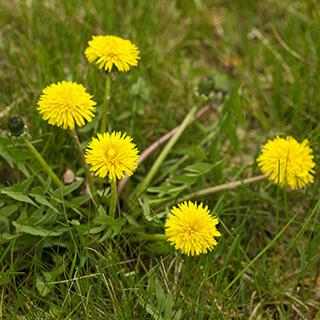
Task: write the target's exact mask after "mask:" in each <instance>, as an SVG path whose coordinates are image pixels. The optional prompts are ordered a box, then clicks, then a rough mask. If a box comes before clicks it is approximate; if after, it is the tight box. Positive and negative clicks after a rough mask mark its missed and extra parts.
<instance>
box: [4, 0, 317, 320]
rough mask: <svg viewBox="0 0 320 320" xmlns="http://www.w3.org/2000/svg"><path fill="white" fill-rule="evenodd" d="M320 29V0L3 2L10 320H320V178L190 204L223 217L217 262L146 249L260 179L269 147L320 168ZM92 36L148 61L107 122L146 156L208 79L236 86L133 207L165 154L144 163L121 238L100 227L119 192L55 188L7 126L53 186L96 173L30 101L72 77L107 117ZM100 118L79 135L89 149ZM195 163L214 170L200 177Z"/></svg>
mask: <svg viewBox="0 0 320 320" xmlns="http://www.w3.org/2000/svg"><path fill="white" fill-rule="evenodd" d="M319 29H320V3H319V2H318V1H317V0H304V1H302V0H292V1H289V0H281V1H275V0H274V1H271V0H267V1H251V0H237V1H222V0H220V1H218V0H217V1H195V0H194V1H169V0H166V1H147V0H140V1H138V0H137V1H133V0H132V1H99V0H92V1H75V0H70V1H61V0H57V1H40V0H34V1H8V0H7V1H6V0H3V1H1V3H0V130H1V132H0V133H1V136H0V155H1V156H2V157H1V162H0V183H1V187H0V191H1V193H0V248H1V249H0V319H162V320H166V319H176V320H178V319H251V320H252V319H263V320H264V319H318V318H320V313H319V308H320V289H319V288H320V280H319V268H320V255H319V241H320V232H319V231H320V224H319V187H320V184H319V174H318V173H317V174H316V176H315V183H314V184H312V185H309V186H307V187H306V188H305V189H304V190H302V191H282V190H277V187H276V186H275V185H274V184H272V183H269V182H267V181H261V182H258V183H256V184H251V185H246V186H242V187H240V188H238V189H235V190H230V191H225V192H220V193H215V194H212V195H208V196H206V197H202V198H198V199H195V200H198V201H204V202H205V203H207V204H208V205H209V207H210V208H212V210H213V212H215V213H216V214H217V215H218V216H219V218H220V220H221V223H220V224H219V230H220V231H221V233H222V237H221V239H219V244H218V246H217V248H216V249H215V250H214V251H213V252H212V253H209V254H206V255H203V256H199V257H187V256H183V255H180V254H179V253H178V252H176V251H174V250H173V249H172V248H171V247H170V246H169V245H168V244H167V243H165V242H164V241H161V240H157V241H150V240H147V239H146V238H147V237H145V240H143V236H141V233H146V234H154V233H163V224H164V216H165V214H166V212H168V210H169V207H170V206H171V204H172V203H174V202H175V200H176V199H178V198H181V197H182V196H184V195H186V194H188V193H191V192H195V191H198V190H201V189H204V188H207V187H209V186H213V185H218V184H222V183H226V182H230V181H234V180H238V179H240V178H246V177H249V176H253V175H258V174H260V173H259V170H258V168H257V165H256V163H255V159H256V157H257V155H258V154H259V152H260V146H261V145H262V144H263V143H265V142H266V141H267V140H268V139H269V138H271V137H274V136H275V135H276V134H284V135H292V136H294V137H295V138H296V139H297V140H299V141H302V140H303V139H305V138H308V139H309V140H310V142H311V146H312V148H313V150H314V152H315V161H316V163H319V156H318V154H319V147H320V144H319V139H320V126H319V118H320V108H319V105H320V95H319V89H318V87H319V83H320V58H319V57H320V34H319ZM92 34H115V35H118V36H121V37H124V38H128V39H130V40H132V41H133V42H134V43H135V44H137V46H138V47H139V49H140V51H141V61H140V63H139V66H138V67H137V68H134V69H132V70H131V71H130V72H128V73H126V74H119V75H117V76H116V77H115V78H114V79H113V80H114V81H112V89H111V94H112V100H111V107H110V108H111V109H110V123H109V125H110V129H112V130H122V131H126V132H128V133H129V134H130V135H132V136H133V137H134V141H135V142H136V144H137V146H138V148H139V150H144V149H146V148H147V147H148V145H150V144H151V143H152V142H154V141H155V140H157V139H158V138H160V137H161V136H162V135H163V134H164V133H166V132H167V131H169V130H171V129H172V128H174V127H175V126H177V125H178V124H180V123H181V122H182V121H183V118H184V117H185V115H186V114H187V113H188V112H189V110H190V109H191V108H192V106H193V105H195V103H197V98H196V97H195V96H194V88H195V87H196V86H197V84H198V83H199V81H201V79H203V78H205V77H207V76H214V77H216V79H217V78H219V79H220V78H223V77H227V78H228V88H229V95H228V96H229V97H228V98H226V100H225V101H226V102H225V103H224V102H221V103H218V104H216V105H215V107H214V108H213V110H212V111H211V112H210V113H209V114H208V115H207V116H205V117H204V118H202V119H200V120H199V121H196V122H194V123H193V124H192V125H190V126H188V128H187V129H186V130H185V131H184V133H183V134H182V136H181V138H180V139H179V140H178V142H177V144H176V145H175V147H174V148H173V149H172V150H171V152H170V153H169V156H168V157H167V158H166V159H165V161H164V162H163V163H162V165H161V168H160V171H159V174H158V175H156V177H155V178H154V181H152V187H153V188H152V189H151V190H149V192H145V193H144V194H143V195H142V196H141V197H140V200H137V201H136V202H135V203H133V200H132V198H131V195H132V192H133V191H134V189H135V187H136V186H137V185H138V183H139V182H140V181H142V179H143V178H144V177H145V176H146V174H147V173H148V172H149V170H150V168H151V166H152V164H153V162H154V161H155V159H156V158H157V156H158V155H159V152H157V153H155V154H154V155H152V156H151V157H150V158H149V159H148V160H147V161H146V162H144V163H143V165H141V166H140V167H139V168H138V170H137V172H136V173H135V175H134V176H133V177H132V178H131V179H130V182H129V184H128V185H127V187H126V189H125V192H124V194H123V196H122V199H121V201H120V204H121V217H122V218H119V219H118V220H116V222H112V223H111V225H110V223H109V224H106V223H105V222H103V223H102V222H101V221H100V222H97V220H94V218H95V217H96V216H97V215H100V216H103V214H105V212H104V209H103V208H106V207H107V203H106V202H108V199H107V197H105V196H104V197H103V199H104V200H102V204H101V206H100V207H99V208H97V207H95V206H94V205H92V204H91V203H90V201H88V197H87V196H86V195H81V191H82V186H81V181H80V182H79V183H75V184H72V185H71V187H64V188H63V189H59V190H57V189H56V188H55V186H54V185H53V184H51V181H50V179H48V177H47V175H46V173H45V172H44V171H43V170H42V169H41V168H40V167H39V165H38V164H37V163H36V162H35V161H34V159H33V157H32V155H30V154H29V153H28V149H27V148H26V147H25V145H24V144H23V143H22V142H21V141H19V139H14V138H11V137H9V135H8V132H7V121H8V118H9V117H10V116H11V115H17V114H18V115H21V116H22V117H23V118H24V121H25V123H26V124H27V127H28V132H29V134H30V137H31V140H32V142H33V144H34V146H35V147H36V148H37V149H38V150H39V152H40V153H41V154H42V156H43V157H44V158H45V159H46V160H47V162H48V163H49V164H50V165H51V166H52V169H53V170H54V171H55V172H56V173H57V175H58V176H59V177H61V176H62V175H63V173H64V172H65V170H66V169H67V168H68V169H71V170H73V171H74V172H75V173H76V174H77V175H78V176H79V177H83V176H84V173H83V170H82V169H81V161H80V159H79V157H78V155H77V151H76V149H75V147H74V145H73V143H72V139H71V137H70V136H69V135H68V134H67V133H66V132H65V131H64V130H62V129H60V128H55V127H52V126H50V125H48V124H47V123H46V122H45V121H43V120H42V119H41V118H40V116H39V114H38V112H37V110H36V102H37V100H38V98H39V95H40V93H41V90H42V89H43V88H44V87H45V86H46V85H48V84H50V83H52V82H56V81H61V80H64V79H67V80H73V81H78V82H80V83H82V84H84V85H85V86H86V88H87V90H88V91H89V92H90V93H92V94H93V95H94V98H95V101H97V102H98V105H97V109H98V110H101V104H102V102H103V94H104V77H103V74H102V73H99V72H98V71H97V68H96V67H95V66H94V65H89V64H88V63H87V61H86V60H85V57H84V55H83V51H84V49H85V47H86V45H87V41H88V40H89V39H90V38H91V36H92ZM226 61H229V64H230V63H232V64H233V68H232V72H230V71H229V72H228V71H227V70H226V68H225V65H226ZM98 119H99V115H98V116H97V117H96V119H95V120H94V121H93V122H92V123H90V124H89V125H87V126H85V127H83V128H80V129H78V133H79V136H80V139H81V141H82V143H83V146H85V145H86V144H87V143H88V141H89V140H90V139H91V137H92V135H93V132H94V130H95V128H96V127H97V126H98ZM208 136H210V139H208V138H207V137H208ZM181 159H183V161H182V160H181ZM199 163H206V164H208V166H207V167H206V168H209V170H205V169H203V168H202V170H198V169H199V168H198V169H197V170H196V171H194V165H195V164H196V165H198V164H199ZM190 166H193V167H190ZM317 169H318V168H317ZM190 170H193V179H192V184H191V183H190V185H188V184H186V182H185V181H184V182H182V180H181V179H183V178H184V177H186V176H189V177H190ZM99 183H100V189H99V194H100V195H101V194H102V193H103V192H104V188H103V181H100V182H99ZM97 185H98V184H97ZM104 187H106V188H107V187H108V184H105V185H104ZM176 187H180V188H181V190H182V192H180V193H178V192H175V191H174V189H175V188H176ZM107 191H108V189H107ZM151 191H152V192H151ZM10 192H11V193H10ZM12 192H15V193H14V196H13V193H12ZM167 197H169V198H170V200H168V201H164V199H166V198H167ZM277 215H278V217H279V221H278V223H277V218H276V217H277ZM133 216H138V220H137V221H134V220H133V219H132V217H133ZM130 217H131V218H130ZM121 228H122V229H121ZM120 229H121V232H119V230H120ZM136 232H138V233H139V234H140V236H139V235H136Z"/></svg>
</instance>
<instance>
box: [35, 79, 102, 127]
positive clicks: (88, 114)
mask: <svg viewBox="0 0 320 320" xmlns="http://www.w3.org/2000/svg"><path fill="white" fill-rule="evenodd" d="M91 98H92V96H91V95H90V94H89V93H87V92H86V89H85V87H84V86H83V85H81V84H78V83H75V82H71V81H62V82H58V83H53V84H51V85H49V86H48V87H46V88H45V89H43V91H42V94H41V96H40V99H39V101H38V110H39V112H40V114H41V115H42V118H43V119H44V120H48V122H49V123H50V124H52V125H55V126H58V127H62V128H64V129H74V127H75V124H77V125H78V126H79V127H81V126H83V125H84V124H85V120H86V121H88V122H90V121H91V120H92V118H93V117H94V112H95V107H94V106H95V105H96V103H95V102H94V101H93V100H91Z"/></svg>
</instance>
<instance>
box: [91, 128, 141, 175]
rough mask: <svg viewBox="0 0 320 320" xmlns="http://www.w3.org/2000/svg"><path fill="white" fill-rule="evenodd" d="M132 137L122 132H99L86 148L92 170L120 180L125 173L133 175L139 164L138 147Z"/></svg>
mask: <svg viewBox="0 0 320 320" xmlns="http://www.w3.org/2000/svg"><path fill="white" fill-rule="evenodd" d="M131 141H132V138H131V137H129V136H127V135H126V134H123V135H122V134H121V132H112V133H111V134H110V133H109V132H107V133H103V134H99V133H98V137H97V138H93V139H92V140H91V142H90V143H89V145H88V147H87V150H86V155H85V158H86V162H87V163H88V164H90V165H91V168H90V171H94V173H95V175H96V176H98V177H101V178H104V177H106V176H108V177H109V179H110V180H112V181H115V180H116V179H118V180H120V179H122V178H123V177H124V174H127V175H128V176H131V175H132V174H133V171H134V170H135V169H136V168H137V166H138V158H139V156H138V152H139V151H138V149H137V148H136V145H135V144H134V143H133V142H131Z"/></svg>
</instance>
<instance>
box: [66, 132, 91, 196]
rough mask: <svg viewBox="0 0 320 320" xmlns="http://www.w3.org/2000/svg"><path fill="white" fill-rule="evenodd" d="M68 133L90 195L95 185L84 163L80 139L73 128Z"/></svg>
mask: <svg viewBox="0 0 320 320" xmlns="http://www.w3.org/2000/svg"><path fill="white" fill-rule="evenodd" d="M70 134H71V137H72V139H73V141H74V143H75V145H76V147H77V150H78V152H79V156H80V159H81V163H82V166H83V170H84V174H85V177H86V181H87V183H88V185H89V190H90V194H91V195H92V194H93V193H94V192H95V187H94V182H93V178H92V176H91V174H90V172H89V169H88V167H87V164H86V159H85V157H84V153H83V149H82V147H81V143H80V140H79V137H78V135H77V132H76V130H75V129H71V130H70Z"/></svg>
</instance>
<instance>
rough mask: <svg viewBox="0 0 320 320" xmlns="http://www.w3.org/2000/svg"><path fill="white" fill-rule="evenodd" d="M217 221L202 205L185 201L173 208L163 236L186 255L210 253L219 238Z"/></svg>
mask: <svg viewBox="0 0 320 320" xmlns="http://www.w3.org/2000/svg"><path fill="white" fill-rule="evenodd" d="M218 223H219V220H218V219H217V218H215V217H213V216H212V215H210V211H209V210H208V207H207V206H205V207H203V204H202V203H200V204H199V205H197V203H192V202H191V201H188V202H187V201H185V202H183V203H180V204H178V206H177V207H173V208H172V209H171V212H170V214H169V216H168V219H167V221H166V223H165V235H166V238H167V239H168V241H169V242H170V243H171V245H173V246H174V247H175V248H176V249H177V250H181V252H182V253H184V254H187V255H190V254H191V255H192V256H195V255H199V254H200V253H206V252H208V250H209V251H211V250H212V249H213V248H214V247H215V246H216V245H217V241H216V239H215V238H214V237H220V236H221V234H220V232H219V231H218V230H217V228H216V225H217V224H218Z"/></svg>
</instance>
